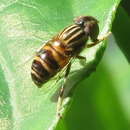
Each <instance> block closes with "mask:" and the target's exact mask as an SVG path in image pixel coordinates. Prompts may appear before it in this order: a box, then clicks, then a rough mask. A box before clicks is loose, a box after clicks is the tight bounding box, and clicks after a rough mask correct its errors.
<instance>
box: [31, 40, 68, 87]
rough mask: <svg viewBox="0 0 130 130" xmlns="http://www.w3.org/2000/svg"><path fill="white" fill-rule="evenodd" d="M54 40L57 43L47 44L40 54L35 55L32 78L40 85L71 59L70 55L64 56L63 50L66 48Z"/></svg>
mask: <svg viewBox="0 0 130 130" xmlns="http://www.w3.org/2000/svg"><path fill="white" fill-rule="evenodd" d="M50 42H51V41H50ZM54 42H56V43H54V44H47V45H45V46H44V47H43V48H42V49H41V50H40V52H39V55H37V56H35V58H34V61H33V63H32V72H31V76H32V80H33V81H34V83H35V84H36V85H38V86H41V85H42V84H43V83H45V82H46V81H48V80H49V79H50V78H51V77H53V76H54V75H55V74H56V73H57V72H58V71H60V70H61V69H62V68H63V67H64V66H65V65H66V64H67V63H68V61H69V59H70V57H66V56H64V53H63V52H64V50H65V49H64V48H63V47H61V46H60V42H58V41H54ZM55 44H59V45H58V46H57V45H55Z"/></svg>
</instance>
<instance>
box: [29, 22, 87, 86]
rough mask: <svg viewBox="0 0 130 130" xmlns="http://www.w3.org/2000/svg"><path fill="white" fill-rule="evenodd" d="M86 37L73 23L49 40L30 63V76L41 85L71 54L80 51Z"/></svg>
mask: <svg viewBox="0 0 130 130" xmlns="http://www.w3.org/2000/svg"><path fill="white" fill-rule="evenodd" d="M87 39H88V37H87V36H86V35H85V33H84V31H83V30H82V28H81V27H80V26H78V25H75V24H74V25H71V26H69V27H67V28H65V29H64V30H63V31H62V32H61V33H60V34H59V35H57V36H56V37H55V38H53V39H52V40H51V41H49V42H48V43H47V44H46V45H45V46H44V47H43V48H42V49H41V50H40V51H39V54H38V55H37V56H36V57H35V58H34V61H33V63H32V72H31V76H32V80H33V81H34V83H35V84H36V85H38V86H41V85H42V84H43V83H45V82H46V81H48V80H49V79H50V78H51V77H53V76H54V75H55V74H56V73H57V72H58V71H60V70H61V69H62V68H63V67H64V66H65V65H66V64H67V63H68V62H69V60H70V58H71V57H72V56H74V55H77V54H78V53H79V52H80V51H81V49H82V47H83V46H84V45H85V43H86V41H87Z"/></svg>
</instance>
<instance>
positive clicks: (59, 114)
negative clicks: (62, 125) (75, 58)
mask: <svg viewBox="0 0 130 130" xmlns="http://www.w3.org/2000/svg"><path fill="white" fill-rule="evenodd" d="M70 68H71V62H70V63H69V64H68V65H67V69H66V72H65V75H64V81H63V84H62V87H61V89H60V94H59V97H58V102H57V115H58V117H59V118H61V117H62V116H61V113H60V111H61V108H62V103H63V98H64V90H65V84H66V81H67V79H68V75H69V72H70Z"/></svg>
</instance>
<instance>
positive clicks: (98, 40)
mask: <svg viewBox="0 0 130 130" xmlns="http://www.w3.org/2000/svg"><path fill="white" fill-rule="evenodd" d="M110 34H111V32H108V33H107V34H105V35H104V36H103V37H101V38H99V39H96V40H95V41H93V42H92V43H89V44H87V45H86V47H87V48H90V47H93V46H95V45H97V44H98V43H100V42H102V41H103V40H105V39H106V38H107V37H108V36H109V35H110Z"/></svg>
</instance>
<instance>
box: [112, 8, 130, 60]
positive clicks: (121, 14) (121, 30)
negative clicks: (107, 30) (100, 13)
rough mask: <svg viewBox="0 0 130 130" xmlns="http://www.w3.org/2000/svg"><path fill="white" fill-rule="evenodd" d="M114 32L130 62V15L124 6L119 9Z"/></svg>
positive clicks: (114, 23)
mask: <svg viewBox="0 0 130 130" xmlns="http://www.w3.org/2000/svg"><path fill="white" fill-rule="evenodd" d="M112 32H113V34H114V36H115V39H116V42H117V44H118V46H119V47H120V49H121V50H122V52H123V53H124V55H125V57H126V58H127V60H128V62H130V51H129V50H130V44H129V34H130V17H129V16H128V15H127V13H126V12H125V10H124V9H123V8H122V7H119V8H118V9H117V13H116V18H115V20H114V22H113V27H112Z"/></svg>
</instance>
